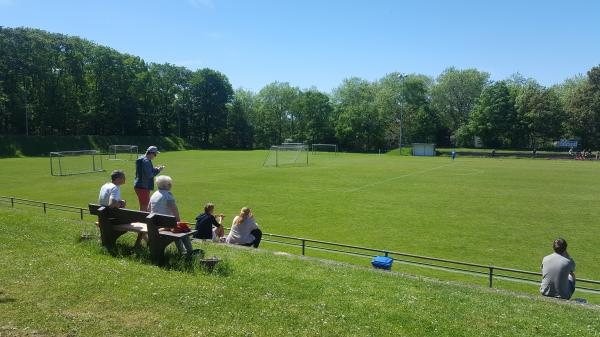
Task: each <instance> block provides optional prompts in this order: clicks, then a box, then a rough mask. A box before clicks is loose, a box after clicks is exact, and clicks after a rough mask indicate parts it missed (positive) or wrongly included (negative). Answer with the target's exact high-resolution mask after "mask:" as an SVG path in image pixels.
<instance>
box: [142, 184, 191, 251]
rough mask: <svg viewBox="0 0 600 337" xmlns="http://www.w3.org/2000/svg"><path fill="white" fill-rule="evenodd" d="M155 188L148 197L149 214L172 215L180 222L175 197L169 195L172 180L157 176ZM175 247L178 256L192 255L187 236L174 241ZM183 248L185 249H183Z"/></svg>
mask: <svg viewBox="0 0 600 337" xmlns="http://www.w3.org/2000/svg"><path fill="white" fill-rule="evenodd" d="M156 186H157V187H158V190H157V191H156V192H154V193H153V194H152V197H150V203H149V204H148V209H149V211H150V213H156V214H162V215H172V216H174V217H175V220H176V221H181V219H180V217H179V209H177V204H176V203H175V197H173V194H172V193H171V188H172V187H173V180H172V179H171V177H169V176H158V177H157V178H156ZM175 245H176V246H177V250H178V251H179V253H180V254H187V255H191V254H193V253H194V249H193V247H192V241H191V240H190V237H189V236H184V237H182V238H180V239H177V240H175ZM184 246H185V249H184Z"/></svg>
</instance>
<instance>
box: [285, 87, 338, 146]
mask: <svg viewBox="0 0 600 337" xmlns="http://www.w3.org/2000/svg"><path fill="white" fill-rule="evenodd" d="M292 111H294V114H295V115H296V126H295V130H294V131H295V132H294V134H293V135H292V138H293V139H297V140H298V141H300V142H306V143H310V144H316V143H334V142H335V131H334V129H333V106H332V105H331V102H330V99H329V96H327V95H325V94H324V93H322V92H319V91H318V90H316V89H309V90H306V91H302V92H300V93H299V94H298V97H297V98H296V100H295V101H294V104H293V108H292Z"/></svg>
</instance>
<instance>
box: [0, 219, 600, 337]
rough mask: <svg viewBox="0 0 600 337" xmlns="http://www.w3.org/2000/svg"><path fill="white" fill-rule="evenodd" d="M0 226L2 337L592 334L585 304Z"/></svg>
mask: <svg viewBox="0 0 600 337" xmlns="http://www.w3.org/2000/svg"><path fill="white" fill-rule="evenodd" d="M0 224H1V226H0V247H1V249H2V252H3V253H2V254H1V255H0V265H2V268H0V279H1V280H2V282H1V283H0V322H1V324H0V335H2V336H4V335H6V336H31V335H35V336H40V335H41V336H44V335H52V336H74V335H77V336H108V335H110V336H165V335H170V336H430V335H435V336H473V335H478V336H497V335H503V336H564V335H568V334H570V335H576V336H598V335H600V315H599V313H600V312H599V309H598V307H596V306H582V305H577V304H572V303H568V302H563V301H558V300H548V299H542V298H531V297H523V296H515V295H512V294H506V293H501V292H497V291H490V290H487V289H482V288H472V287H466V286H460V285H455V284H446V283H441V282H433V281H428V280H422V279H415V278H407V277H402V276H400V275H398V274H394V273H385V272H375V271H372V270H369V269H362V268H352V267H347V266H344V265H333V264H329V263H323V262H320V261H311V260H306V259H301V258H295V257H289V256H278V255H274V254H272V253H269V252H266V251H255V250H248V249H237V248H235V247H228V246H224V245H212V244H204V245H202V248H203V249H205V250H206V251H207V253H208V255H218V256H221V257H222V258H224V260H225V262H224V263H225V265H226V266H227V268H226V271H227V272H225V273H212V274H210V273H206V272H202V271H196V272H178V271H174V270H165V269H161V268H158V267H155V266H151V265H148V264H144V263H140V262H139V261H136V259H135V258H134V257H127V256H126V257H112V256H110V255H107V254H103V253H102V251H101V249H100V248H99V247H98V244H97V242H86V243H78V242H77V240H76V238H77V236H78V234H79V225H80V224H79V223H78V222H76V221H70V220H58V219H56V218H52V217H43V216H39V215H37V214H36V215H32V214H30V213H27V212H23V211H18V210H7V209H5V208H0ZM129 239H132V237H130V238H129Z"/></svg>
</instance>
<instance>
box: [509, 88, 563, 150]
mask: <svg viewBox="0 0 600 337" xmlns="http://www.w3.org/2000/svg"><path fill="white" fill-rule="evenodd" d="M515 106H516V109H517V123H516V124H517V125H519V127H517V126H516V125H515V126H514V127H513V129H515V128H518V129H523V130H524V131H525V132H526V134H527V137H528V144H527V145H529V146H531V147H533V148H536V147H538V146H539V145H543V144H544V143H545V142H546V141H548V140H552V139H558V138H559V137H561V136H562V135H563V134H564V128H563V125H564V123H565V121H566V117H567V116H566V113H565V111H564V109H563V108H562V106H561V104H560V98H559V96H558V94H557V93H556V92H555V91H554V90H552V89H547V88H544V87H542V86H541V85H539V84H537V83H529V84H528V85H526V86H525V87H524V88H523V89H522V90H521V91H520V93H519V95H518V96H517V97H516V101H515ZM517 140H518V139H517V137H516V136H515V135H513V137H512V139H511V142H512V145H513V146H515V145H521V144H515V143H516V141H517Z"/></svg>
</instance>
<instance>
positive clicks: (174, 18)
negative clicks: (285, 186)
mask: <svg viewBox="0 0 600 337" xmlns="http://www.w3.org/2000/svg"><path fill="white" fill-rule="evenodd" d="M599 13H600V1H592V0H589V1H579V0H571V1H555V0H546V1H539V0H531V1H527V0H520V1H515V0H503V1H485V0H478V1H466V0H465V1H442V0H438V1H434V0H421V1H416V0H414V1H404V0H395V1H394V0H371V1H364V0H355V1H353V0H170V1H166V0H165V1H163V0H156V1H153V0H143V1H142V0H102V1H97V0H96V1H85V0H79V1H77V0H51V1H50V0H45V1H44V0H0V26H4V27H32V28H38V29H43V30H46V31H50V32H54V33H62V34H67V35H74V36H79V37H82V38H85V39H87V40H91V41H94V42H96V43H98V44H101V45H105V46H108V47H111V48H114V49H116V50H118V51H120V52H124V53H128V54H132V55H136V56H140V57H141V58H143V59H144V60H146V61H148V62H156V63H171V64H176V65H180V66H185V67H186V68H189V69H191V70H196V69H200V68H206V67H207V68H211V69H215V70H218V71H220V72H222V73H224V74H225V75H226V76H227V77H228V78H229V81H230V82H231V84H232V85H233V87H234V88H244V89H247V90H252V91H255V92H258V91H259V90H260V89H261V88H262V87H264V86H265V85H267V84H269V83H272V82H274V81H278V82H289V83H290V85H292V86H298V87H300V88H302V89H306V88H311V87H316V88H317V89H319V90H321V91H324V92H330V91H331V90H333V89H334V88H335V87H337V86H339V85H340V84H341V83H342V81H343V80H344V79H345V78H349V77H352V76H357V77H361V78H364V79H367V80H369V81H375V80H377V79H379V78H381V77H383V76H385V75H386V74H388V73H391V72H401V73H406V74H411V73H419V74H425V75H428V76H431V77H434V78H435V77H437V76H438V75H439V74H440V73H441V72H442V71H443V70H444V69H446V68H448V67H451V66H454V67H456V68H459V69H465V68H477V69H479V70H482V71H486V72H489V73H490V74H491V78H492V79H493V80H501V79H505V78H507V77H509V76H510V75H511V74H514V73H517V72H518V73H520V74H522V75H523V76H525V77H531V78H534V79H536V80H537V81H539V82H540V83H541V84H543V85H547V86H550V85H553V84H557V83H560V82H562V81H564V80H565V79H567V78H570V77H573V76H575V75H578V74H585V73H586V72H587V71H588V70H589V69H590V68H592V67H593V66H596V65H599V64H600V14H599Z"/></svg>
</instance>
